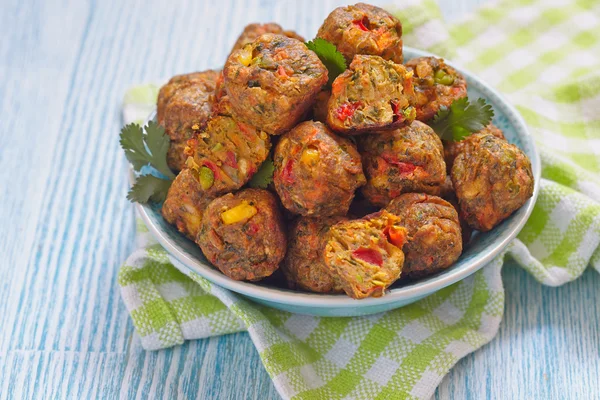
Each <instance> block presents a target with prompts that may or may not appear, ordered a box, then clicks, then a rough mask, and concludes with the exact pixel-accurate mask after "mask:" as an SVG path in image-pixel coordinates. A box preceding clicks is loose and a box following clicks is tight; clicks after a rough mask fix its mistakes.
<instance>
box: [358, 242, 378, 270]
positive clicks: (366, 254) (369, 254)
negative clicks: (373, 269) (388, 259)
mask: <svg viewBox="0 0 600 400" xmlns="http://www.w3.org/2000/svg"><path fill="white" fill-rule="evenodd" d="M352 255H353V256H354V257H355V258H358V259H359V260H363V261H364V262H368V263H369V264H373V265H377V266H379V267H381V265H382V264H383V257H382V256H381V253H380V252H378V251H377V250H373V249H369V248H367V247H359V248H358V249H356V250H354V251H353V252H352Z"/></svg>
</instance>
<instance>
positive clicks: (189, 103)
mask: <svg viewBox="0 0 600 400" xmlns="http://www.w3.org/2000/svg"><path fill="white" fill-rule="evenodd" d="M218 74H219V72H218V71H212V70H208V71H203V72H194V73H191V74H185V75H177V76H174V77H173V78H171V80H169V82H168V83H167V84H166V85H164V86H163V87H161V89H160V91H159V93H158V101H157V107H156V119H157V122H158V124H159V125H162V126H164V128H165V132H166V133H167V135H169V138H170V139H171V147H170V149H169V154H168V158H167V164H168V165H169V167H170V168H171V169H173V170H174V171H179V170H181V169H183V168H184V166H185V159H186V158H187V157H185V156H184V155H183V154H182V150H183V148H184V147H185V143H186V142H187V140H189V139H191V138H192V137H194V135H195V133H196V132H198V131H199V130H200V129H202V128H203V127H204V126H205V125H206V122H207V120H208V118H209V117H210V115H211V113H212V109H213V101H214V99H213V92H214V90H215V85H216V80H217V77H218Z"/></svg>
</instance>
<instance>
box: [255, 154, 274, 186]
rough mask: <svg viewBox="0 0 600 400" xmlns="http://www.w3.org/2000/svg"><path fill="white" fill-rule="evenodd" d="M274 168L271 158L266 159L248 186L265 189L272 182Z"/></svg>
mask: <svg viewBox="0 0 600 400" xmlns="http://www.w3.org/2000/svg"><path fill="white" fill-rule="evenodd" d="M274 170H275V166H274V165H273V160H272V159H271V157H269V158H267V159H266V160H265V161H264V162H263V163H262V164H261V165H260V168H258V171H256V173H255V174H254V175H253V176H252V179H250V182H248V186H250V187H253V188H261V189H266V188H267V186H269V185H270V184H271V182H273V171H274Z"/></svg>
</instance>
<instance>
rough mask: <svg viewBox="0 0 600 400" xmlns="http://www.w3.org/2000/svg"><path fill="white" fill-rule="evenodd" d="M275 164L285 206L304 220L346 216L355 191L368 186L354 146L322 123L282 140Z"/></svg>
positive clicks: (311, 123) (296, 130)
mask: <svg viewBox="0 0 600 400" xmlns="http://www.w3.org/2000/svg"><path fill="white" fill-rule="evenodd" d="M274 164H275V172H274V173H273V181H274V183H275V190H276V191H277V194H278V195H279V197H280V199H281V202H282V203H283V206H284V207H285V208H287V209H288V210H290V211H291V212H293V213H296V214H300V215H304V216H321V217H325V216H330V215H345V214H346V213H347V212H348V207H350V203H351V202H352V199H353V198H354V191H355V190H356V189H357V188H358V187H360V186H362V185H364V183H365V176H364V175H363V170H362V163H361V161H360V155H359V154H358V151H357V150H356V147H355V146H354V143H352V142H351V141H350V140H349V139H347V138H342V137H339V136H337V135H336V134H334V133H332V132H331V131H330V130H329V129H327V127H326V126H325V125H323V124H322V123H320V122H314V121H306V122H302V123H301V124H300V125H298V126H296V127H295V128H294V129H292V130H291V131H289V132H288V133H286V134H285V135H284V136H282V137H281V139H280V140H279V143H278V144H277V147H276V148H275V155H274Z"/></svg>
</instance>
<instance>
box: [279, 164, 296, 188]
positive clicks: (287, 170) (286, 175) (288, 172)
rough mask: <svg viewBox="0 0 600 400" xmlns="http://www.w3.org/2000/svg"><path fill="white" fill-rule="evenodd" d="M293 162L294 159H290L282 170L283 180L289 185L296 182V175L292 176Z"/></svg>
mask: <svg viewBox="0 0 600 400" xmlns="http://www.w3.org/2000/svg"><path fill="white" fill-rule="evenodd" d="M293 164H294V163H293V161H292V160H288V162H287V164H285V167H283V170H282V171H281V180H282V181H283V182H285V183H287V184H289V185H291V184H293V183H294V177H293V176H292V175H293V174H292V168H293Z"/></svg>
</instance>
